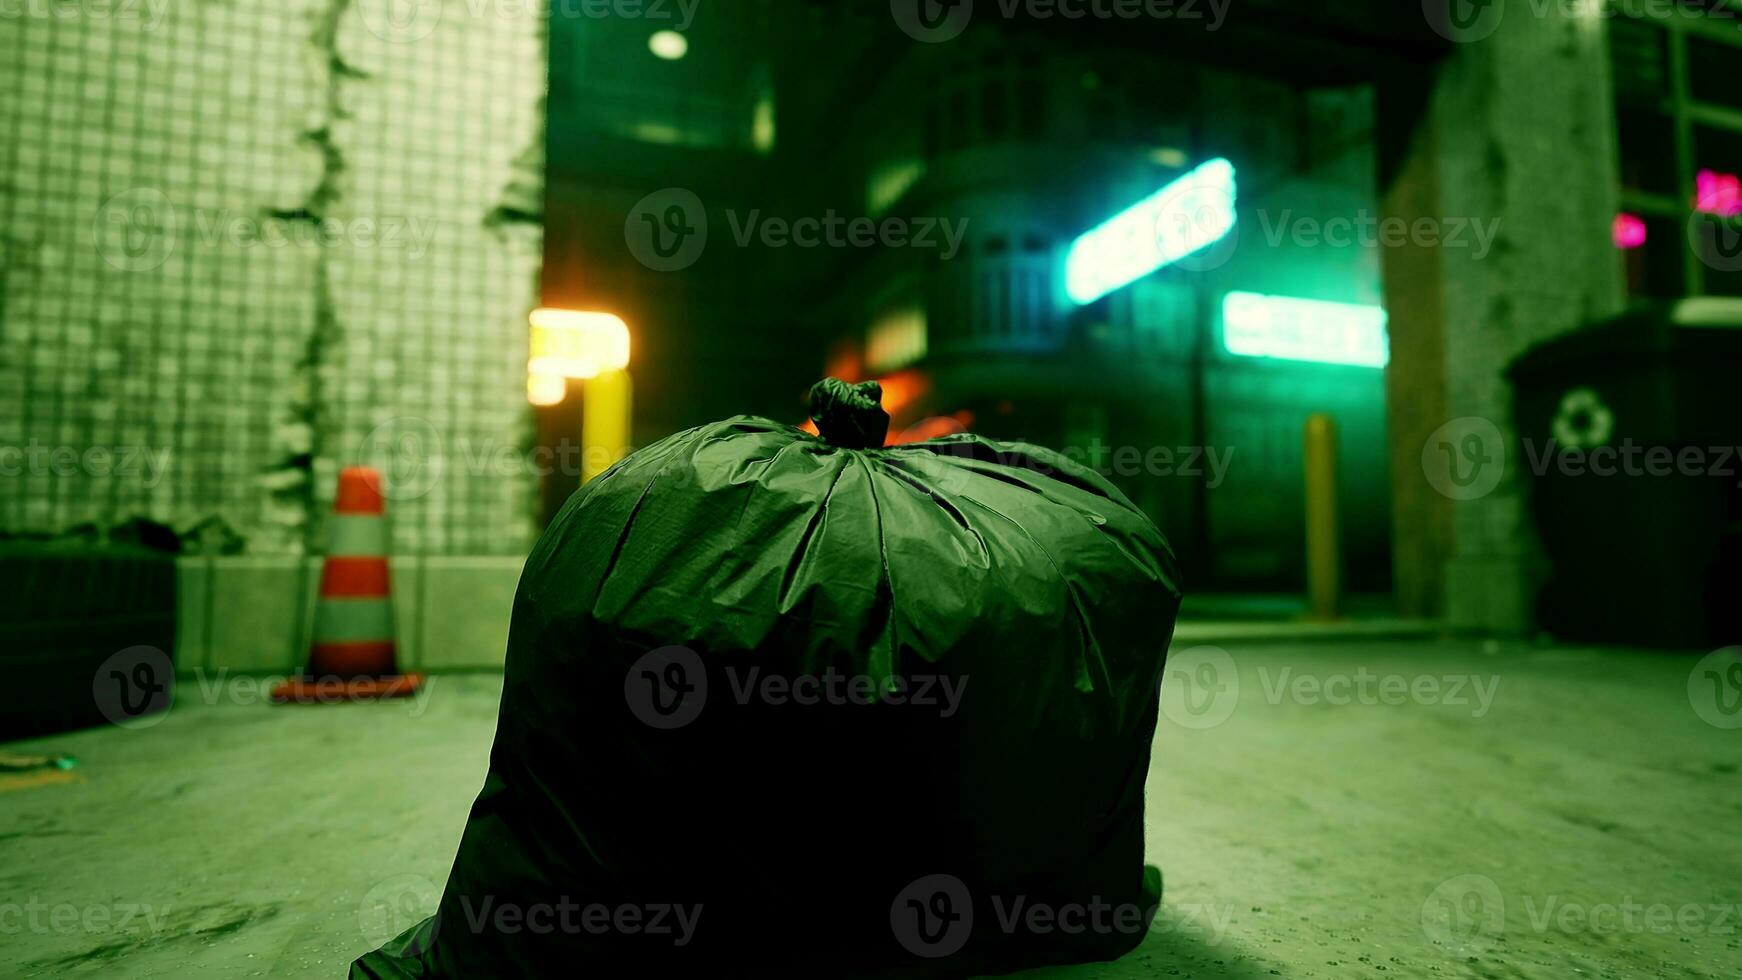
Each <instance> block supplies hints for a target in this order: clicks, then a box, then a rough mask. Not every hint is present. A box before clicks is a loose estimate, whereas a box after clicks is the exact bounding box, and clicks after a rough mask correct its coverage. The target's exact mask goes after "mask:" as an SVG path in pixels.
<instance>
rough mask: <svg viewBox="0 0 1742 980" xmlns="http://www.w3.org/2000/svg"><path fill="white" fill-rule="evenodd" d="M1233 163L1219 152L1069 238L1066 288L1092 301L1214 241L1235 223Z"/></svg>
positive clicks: (1075, 298) (1077, 298) (1075, 296)
mask: <svg viewBox="0 0 1742 980" xmlns="http://www.w3.org/2000/svg"><path fill="white" fill-rule="evenodd" d="M1235 190H1236V186H1235V182H1234V165H1233V164H1232V163H1229V162H1228V161H1227V160H1224V159H1222V158H1220V157H1217V158H1216V159H1214V160H1210V161H1207V162H1205V163H1203V164H1200V165H1199V166H1198V168H1197V169H1196V170H1193V171H1192V172H1191V173H1188V174H1186V175H1184V176H1182V177H1180V178H1179V179H1178V180H1175V181H1173V182H1172V183H1170V184H1168V185H1167V186H1166V187H1163V188H1162V189H1161V190H1159V191H1156V192H1155V193H1154V194H1151V195H1149V196H1148V197H1146V198H1144V199H1143V200H1141V201H1138V202H1137V203H1136V204H1133V205H1131V206H1130V207H1128V208H1126V209H1125V210H1123V211H1121V212H1119V213H1118V214H1116V215H1114V216H1113V217H1111V218H1108V219H1107V220H1106V221H1104V222H1102V223H1101V224H1099V225H1096V226H1095V227H1094V228H1091V229H1089V230H1088V231H1086V232H1083V234H1082V235H1080V236H1078V238H1077V240H1076V241H1074V242H1072V243H1071V248H1070V251H1069V252H1068V253H1067V254H1066V255H1065V292H1066V293H1067V294H1069V295H1070V297H1071V299H1072V300H1073V301H1075V302H1077V303H1079V304H1081V303H1092V302H1094V301H1095V300H1097V299H1100V298H1101V297H1102V296H1105V295H1107V294H1108V293H1110V292H1112V291H1113V290H1115V289H1118V288H1119V287H1120V286H1123V285H1125V284H1126V283H1129V282H1131V281H1133V280H1135V279H1138V278H1141V277H1143V276H1146V275H1148V274H1150V273H1151V272H1154V271H1155V270H1157V269H1160V268H1162V267H1163V266H1167V265H1171V264H1173V263H1175V262H1178V261H1179V260H1180V259H1183V258H1185V257H1186V256H1188V255H1190V254H1192V253H1193V252H1196V251H1197V250H1199V249H1201V248H1205V247H1206V246H1209V245H1214V244H1215V243H1216V242H1218V241H1221V240H1222V238H1223V237H1224V236H1225V235H1227V234H1228V232H1230V231H1232V230H1233V228H1234V220H1235V219H1234V197H1235Z"/></svg>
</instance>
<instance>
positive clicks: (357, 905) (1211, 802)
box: [0, 640, 1742, 980]
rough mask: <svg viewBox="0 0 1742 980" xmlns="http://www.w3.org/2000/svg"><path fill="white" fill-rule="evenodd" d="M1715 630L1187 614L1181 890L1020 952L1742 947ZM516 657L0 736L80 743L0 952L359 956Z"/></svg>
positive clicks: (251, 970) (1447, 953) (1559, 953)
mask: <svg viewBox="0 0 1742 980" xmlns="http://www.w3.org/2000/svg"><path fill="white" fill-rule="evenodd" d="M1697 660H1698V658H1697V657H1694V656H1672V655H1663V654H1651V653H1643V652H1635V651H1625V650H1609V651H1594V650H1586V649H1569V648H1553V647H1534V646H1529V645H1523V644H1494V643H1480V642H1464V641H1459V642H1439V641H1422V640H1411V641H1378V642H1365V643H1315V644H1304V645H1303V644H1292V645H1291V644H1262V645H1230V646H1228V647H1227V648H1226V649H1221V648H1214V647H1201V646H1200V647H1186V646H1182V645H1178V644H1176V650H1175V655H1174V657H1173V659H1172V661H1171V662H1170V674H1169V679H1168V682H1167V684H1166V685H1165V688H1164V691H1165V693H1164V715H1165V717H1164V718H1163V719H1162V722H1161V727H1160V729H1159V731H1158V733H1157V738H1156V746H1155V758H1154V765H1153V768H1152V770H1151V774H1150V783H1149V812H1148V823H1149V848H1150V852H1151V853H1150V859H1151V860H1152V861H1154V862H1155V863H1158V864H1160V865H1161V866H1162V867H1163V868H1164V870H1165V872H1166V876H1167V895H1166V900H1165V904H1164V909H1163V912H1162V914H1161V916H1160V917H1158V919H1157V920H1156V922H1155V924H1154V925H1153V926H1152V927H1151V929H1150V934H1149V935H1148V936H1147V938H1146V939H1145V941H1144V943H1143V945H1142V946H1141V947H1139V949H1138V950H1137V951H1136V952H1134V953H1132V954H1131V955H1129V956H1127V957H1126V958H1124V959H1122V960H1120V961H1118V962H1116V963H1111V964H1101V965H1095V966H1086V967H1076V968H1070V969H1056V970H1047V971H1039V972H1035V973H1032V974H1025V975H1024V976H1027V977H1047V978H1066V977H1069V978H1079V977H1082V978H1087V977H1108V978H1126V977H1130V978H1136V977H1146V978H1148V977H1171V976H1182V977H1222V978H1245V977H1271V976H1290V977H1327V978H1343V977H1371V978H1406V977H1430V978H1442V980H1449V978H1463V977H1471V978H1477V977H1481V978H1508V977H1518V978H1537V977H1541V978H1549V977H1553V978H1566V977H1580V976H1583V977H1659V978H1684V977H1686V978H1693V977H1700V978H1731V977H1736V976H1742V920H1739V908H1742V836H1739V835H1738V832H1737V828H1738V826H1739V825H1742V785H1739V780H1742V775H1739V768H1742V727H1727V726H1742V710H1738V705H1742V685H1737V684H1736V680H1737V678H1736V677H1735V676H1733V675H1729V674H1726V673H1725V672H1724V670H1722V669H1707V668H1710V667H1713V666H1714V664H1713V662H1707V663H1706V664H1704V665H1701V664H1698V663H1697V662H1696V661H1697ZM1716 666H1717V667H1720V668H1721V667H1722V666H1723V665H1721V664H1718V665H1716ZM500 686H501V683H500V678H499V677H493V676H488V675H470V676H465V675H461V676H438V677H436V678H434V679H433V684H432V685H431V687H430V688H429V690H428V697H427V698H424V699H422V700H418V701H408V702H398V703H384V704H375V705H338V706H309V707H272V706H269V705H267V704H265V703H264V700H263V692H262V691H261V690H260V689H259V687H258V684H257V683H256V682H253V681H251V680H249V679H241V680H238V679H236V678H227V679H225V681H224V682H223V683H219V682H218V681H217V680H216V679H214V678H204V679H197V678H190V679H187V680H185V681H184V682H183V683H182V684H181V686H180V687H179V688H178V690H177V693H176V705H175V707H174V709H173V710H172V711H170V712H169V713H168V714H167V715H166V716H163V717H162V718H161V720H160V721H158V722H157V723H155V724H150V725H149V726H147V727H140V728H136V729H122V728H107V729H100V730H91V731H85V732H80V733H74V734H69V735H63V736H58V737H55V738H52V739H45V740H38V741H34V742H27V743H13V744H11V745H8V746H6V747H5V748H7V749H8V750H11V751H15V752H23V751H34V750H41V751H49V750H54V751H64V752H70V753H73V754H74V755H76V756H78V757H79V759H80V766H79V767H78V768H77V769H75V770H73V771H72V772H71V773H68V774H36V775H30V776H4V777H0V974H6V975H23V976H50V975H53V976H60V975H98V974H100V975H102V976H105V977H107V976H160V977H207V976H209V977H242V976H324V977H338V976H343V975H344V972H345V969H346V965H347V964H348V962H349V961H350V959H351V958H352V957H353V956H355V955H357V954H358V953H360V952H362V951H364V950H366V949H368V948H370V947H372V946H373V945H375V944H376V943H378V942H379V941H380V940H382V939H384V938H386V937H387V936H389V935H391V934H393V933H394V932H397V931H398V929H399V928H401V927H403V926H404V925H406V924H409V923H410V922H411V921H415V919H416V918H417V917H419V916H420V915H421V914H422V912H423V911H425V910H426V909H427V908H428V907H429V906H431V905H433V902H434V900H435V897H436V892H437V890H438V888H439V885H440V882H441V881H442V880H443V877H444V876H445V874H446V871H447V867H448V863H449V861H450V860H451V858H452V856H453V852H454V849H455V846H456V844H457V842H458V839H459V833H460V829H461V826H462V825H463V823H464V820H465V815H466V812H467V809H468V807H469V806H470V803H471V800H472V797H473V795H474V794H475V792H476V791H477V789H478V786H479V784H480V782H481V780H482V777H483V772H484V765H485V760H486V756H487V753H488V749H489V742H490V737H491V733H492V730H493V728H494V725H495V715H496V701H497V696H498V693H499V691H500Z"/></svg>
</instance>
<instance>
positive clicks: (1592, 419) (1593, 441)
mask: <svg viewBox="0 0 1742 980" xmlns="http://www.w3.org/2000/svg"><path fill="white" fill-rule="evenodd" d="M1614 430H1615V413H1614V412H1611V411H1609V406H1607V405H1605V404H1603V398H1602V396H1601V395H1599V394H1597V392H1596V391H1595V390H1593V389H1591V388H1574V389H1573V390H1572V391H1569V392H1567V393H1566V394H1565V395H1563V396H1562V397H1561V410H1560V414H1559V415H1556V416H1555V418H1554V440H1555V442H1558V443H1560V444H1561V445H1562V446H1565V447H1566V448H1568V449H1593V448H1595V447H1597V446H1603V445H1607V444H1608V442H1609V434H1610V433H1611V432H1613V431H1614Z"/></svg>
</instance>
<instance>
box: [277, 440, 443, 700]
mask: <svg viewBox="0 0 1742 980" xmlns="http://www.w3.org/2000/svg"><path fill="white" fill-rule="evenodd" d="M383 511H384V506H383V504H382V501H381V474H379V473H377V472H376V471H375V470H373V469H370V468H369V467H367V466H350V467H346V468H345V469H344V470H341V471H340V472H339V495H338V499H336V500H335V501H334V502H333V520H332V525H331V527H329V528H328V531H329V533H328V535H327V557H326V561H325V562H324V563H323V564H322V565H321V592H320V597H319V599H317V600H316V603H315V626H314V636H313V637H312V640H311V642H310V644H309V656H308V668H307V669H306V670H304V671H303V675H302V676H301V677H299V678H295V679H292V680H287V681H285V682H284V683H282V684H279V685H278V686H276V687H274V688H273V689H272V700H274V701H277V702H280V703H285V702H296V703H302V704H308V703H326V702H330V701H373V700H376V699H377V698H392V697H404V696H405V695H408V694H411V693H413V692H415V691H416V690H417V689H418V688H419V687H420V686H422V684H423V675H422V674H401V673H400V672H399V668H398V666H397V664H396V663H395V661H396V659H397V657H396V651H395V648H394V643H393V599H392V597H391V596H390V594H389V589H388V573H387V517H386V515H385V513H384V512H383Z"/></svg>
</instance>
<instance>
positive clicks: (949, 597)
mask: <svg viewBox="0 0 1742 980" xmlns="http://www.w3.org/2000/svg"><path fill="white" fill-rule="evenodd" d="M880 397H881V392H880V390H879V388H878V387H877V385H876V384H875V383H871V382H868V383H865V384H861V385H857V386H851V385H847V384H845V383H843V382H840V381H836V380H833V379H830V380H828V381H824V382H821V383H819V384H818V385H817V386H816V388H814V389H813V391H812V407H813V418H814V419H815V421H816V422H817V423H818V426H819V429H820V432H821V437H820V438H817V437H813V436H811V435H810V434H808V433H806V432H804V431H802V430H800V429H797V428H794V427H793V426H790V425H784V424H781V423H778V422H773V421H770V420H768V419H763V418H754V417H748V416H739V417H736V418H731V419H727V420H725V421H723V422H718V423H715V424H713V425H705V426H702V427H700V428H696V429H691V430H689V431H687V432H681V433H678V434H677V435H674V436H671V437H670V438H667V439H665V440H663V441H661V442H659V443H657V444H655V445H652V446H649V447H647V448H645V449H642V450H640V451H638V452H636V453H634V454H632V455H630V456H629V457H628V458H626V459H624V460H623V461H622V462H621V463H619V464H618V465H616V466H615V467H613V468H612V469H611V470H610V471H608V472H607V473H605V474H603V475H602V476H600V477H599V478H598V479H596V480H594V481H592V482H591V483H589V484H588V485H587V486H585V487H583V488H582V489H581V490H580V491H579V492H578V493H576V494H575V495H574V497H573V498H571V499H570V500H569V501H568V503H567V504H566V505H565V506H564V507H563V509H562V511H561V513H560V514H559V515H558V516H557V518H556V519H555V521H554V522H553V523H552V524H551V526H550V528H549V530H547V531H546V532H545V534H544V536H543V537H542V538H541V539H540V540H539V542H538V544H537V546H536V547H535V548H534V549H533V551H532V554H531V556H530V557H529V558H528V560H527V563H526V570H525V572H524V574H523V575H522V577H521V581H520V588H519V592H518V594H517V596H516V598H515V603H514V615H513V625H512V628H511V632H510V636H509V640H508V662H507V673H506V681H505V686H504V689H503V693H502V706H501V714H500V718H499V721H498V724H497V732H496V743H495V746H494V747H493V749H492V750H491V754H490V771H489V774H488V776H487V777H486V779H485V782H484V788H483V791H482V792H481V793H480V794H479V796H478V799H477V802H476V803H475V804H474V805H473V807H472V813H471V817H470V819H469V821H468V822H467V824H466V828H465V834H464V837H463V838H462V840H461V842H460V850H459V854H458V856H457V857H456V858H455V861H454V866H453V870H452V873H451V874H450V876H449V878H448V882H447V887H446V890H445V893H444V894H443V896H442V899H441V903H440V908H439V911H438V912H437V913H436V915H434V916H433V917H431V918H430V919H427V920H425V921H424V922H423V923H421V924H420V925H418V926H416V927H414V928H413V929H411V930H409V931H407V932H406V933H404V934H403V935H401V936H399V937H398V938H397V939H395V940H393V941H391V942H389V943H388V944H387V945H385V946H383V947H382V948H381V949H379V950H376V951H374V952H372V953H369V954H368V955H366V956H364V957H362V958H361V959H359V960H357V961H356V963H354V964H353V966H352V976H353V977H403V976H413V977H425V976H432V977H480V976H521V975H552V976H554V975H558V974H559V973H560V974H565V975H566V974H570V973H579V974H580V975H583V976H589V975H597V976H629V975H635V976H661V975H664V974H665V971H668V970H687V969H695V970H704V971H707V974H706V975H719V976H740V975H756V976H768V975H806V976H811V977H844V976H872V975H883V974H890V975H902V976H914V975H932V976H970V975H974V974H977V973H999V972H1008V971H1010V970H1014V969H1019V968H1024V967H1029V966H1035V965H1041V964H1046V963H1066V962H1083V961H1092V960H1105V959H1111V958H1113V957H1116V956H1118V955H1120V954H1122V953H1124V952H1127V951H1128V950H1130V949H1131V948H1133V947H1135V946H1136V945H1137V944H1138V943H1139V942H1140V941H1141V940H1142V938H1143V935H1144V933H1145V932H1146V931H1147V929H1148V927H1149V923H1150V917H1151V916H1152V915H1153V914H1154V911H1155V907H1156V905H1157V903H1158V902H1159V901H1160V877H1159V874H1158V873H1156V871H1155V869H1153V868H1146V867H1145V866H1144V864H1143V789H1144V778H1145V775H1146V773H1147V771H1148V767H1149V756H1150V742H1151V739H1152V737H1153V734H1154V729H1155V722H1156V712H1157V705H1158V693H1159V688H1160V682H1161V675H1162V665H1163V660H1164V657H1165V652H1166V647H1167V643H1168V641H1169V639H1170V637H1171V636H1172V631H1173V625H1174V617H1175V613H1176V612H1177V610H1178V606H1179V597H1180V593H1179V589H1178V587H1177V585H1176V582H1177V575H1176V566H1175V563H1174V558H1173V555H1172V552H1171V551H1170V549H1169V548H1168V545H1167V543H1166V542H1165V541H1164V540H1163V539H1162V537H1161V534H1160V532H1159V531H1157V530H1156V528H1155V526H1154V524H1152V523H1151V522H1150V521H1149V519H1148V518H1147V517H1145V516H1144V515H1143V514H1142V513H1141V512H1139V511H1138V510H1137V508H1135V507H1134V506H1133V505H1132V504H1131V503H1130V501H1129V500H1127V499H1126V498H1125V497H1124V496H1123V495H1122V494H1121V493H1120V492H1119V491H1118V490H1116V489H1115V488H1114V487H1113V486H1112V485H1110V484H1109V483H1108V482H1107V481H1106V480H1105V479H1103V478H1102V477H1101V476H1099V475H1098V474H1096V473H1094V472H1092V471H1090V470H1088V469H1086V468H1084V467H1082V466H1080V465H1077V464H1074V463H1072V462H1070V461H1069V460H1067V459H1065V458H1064V457H1062V456H1060V455H1059V454H1056V453H1053V452H1050V451H1047V450H1044V449H1041V448H1038V447H1035V446H1031V445H1026V444H1021V443H1001V442H992V441H988V440H986V439H982V438H978V437H975V436H972V435H968V434H958V435H954V436H949V437H945V438H941V439H936V440H932V441H929V442H919V443H913V444H909V445H903V446H893V447H887V448H882V443H883V440H884V435H885V431H886V429H887V427H888V416H887V415H885V414H884V412H883V410H882V409H881V407H879V404H878V401H879V399H880Z"/></svg>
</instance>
